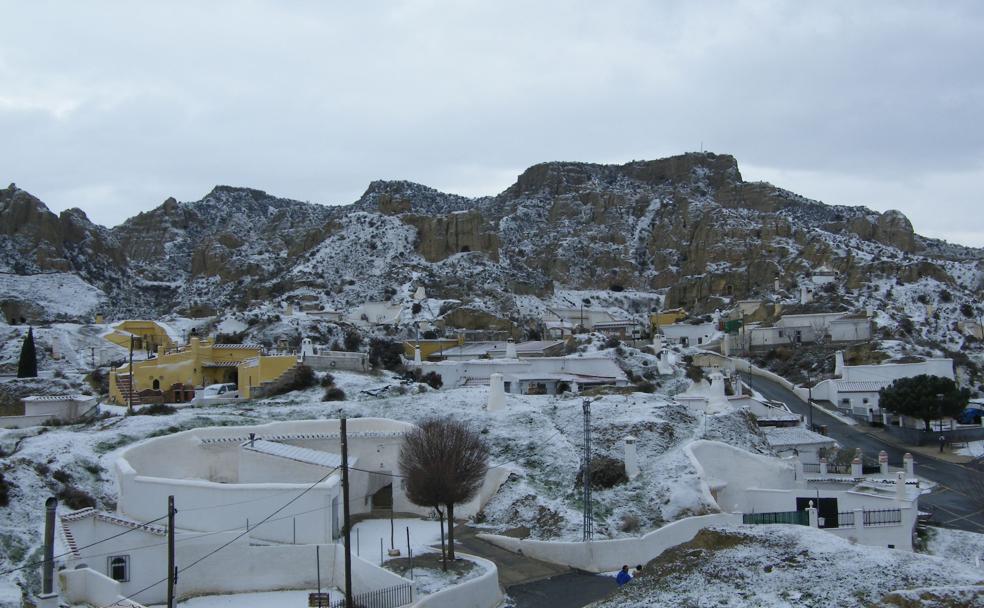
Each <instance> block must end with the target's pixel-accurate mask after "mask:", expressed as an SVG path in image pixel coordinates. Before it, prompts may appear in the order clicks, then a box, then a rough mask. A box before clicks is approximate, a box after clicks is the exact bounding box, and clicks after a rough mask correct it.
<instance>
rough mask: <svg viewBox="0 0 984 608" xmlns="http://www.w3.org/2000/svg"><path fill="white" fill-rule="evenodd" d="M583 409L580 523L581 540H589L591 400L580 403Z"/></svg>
mask: <svg viewBox="0 0 984 608" xmlns="http://www.w3.org/2000/svg"><path fill="white" fill-rule="evenodd" d="M582 407H583V409H584V469H583V470H584V472H583V474H582V475H581V479H582V480H583V481H584V496H583V499H584V516H583V521H582V523H581V526H582V531H583V532H582V540H584V541H589V540H591V536H592V533H593V532H594V514H593V513H592V510H591V400H590V399H585V400H584V402H583V403H582Z"/></svg>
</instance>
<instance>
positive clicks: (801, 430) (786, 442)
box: [762, 426, 837, 448]
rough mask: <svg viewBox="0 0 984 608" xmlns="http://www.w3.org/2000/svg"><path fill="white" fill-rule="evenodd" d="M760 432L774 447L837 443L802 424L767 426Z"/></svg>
mask: <svg viewBox="0 0 984 608" xmlns="http://www.w3.org/2000/svg"><path fill="white" fill-rule="evenodd" d="M762 432H763V433H764V434H765V438H766V439H767V440H768V441H769V445H771V446H772V447H774V448H780V447H796V446H798V445H834V444H835V443H837V442H836V441H834V440H833V439H831V438H830V437H827V436H826V435H821V434H820V433H814V432H813V431H811V430H810V429H807V428H805V427H802V426H769V427H763V428H762Z"/></svg>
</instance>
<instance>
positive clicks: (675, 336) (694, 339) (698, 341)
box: [659, 323, 719, 346]
mask: <svg viewBox="0 0 984 608" xmlns="http://www.w3.org/2000/svg"><path fill="white" fill-rule="evenodd" d="M659 331H660V333H661V334H663V336H664V337H665V338H666V339H667V340H668V341H670V342H673V343H680V342H682V340H683V338H687V340H688V344H689V346H701V345H703V344H707V343H708V342H710V341H711V340H712V339H713V338H714V337H716V336H717V334H718V333H719V332H718V329H717V325H715V324H714V323H702V324H700V325H691V324H690V323H673V324H670V325H660V326H659Z"/></svg>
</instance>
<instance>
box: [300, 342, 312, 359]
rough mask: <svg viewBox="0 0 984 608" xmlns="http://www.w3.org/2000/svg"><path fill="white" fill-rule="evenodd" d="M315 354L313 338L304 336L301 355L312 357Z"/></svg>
mask: <svg viewBox="0 0 984 608" xmlns="http://www.w3.org/2000/svg"><path fill="white" fill-rule="evenodd" d="M312 355H314V345H313V344H312V343H311V338H304V339H303V340H301V356H302V357H310V356H312Z"/></svg>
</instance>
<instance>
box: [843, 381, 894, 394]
mask: <svg viewBox="0 0 984 608" xmlns="http://www.w3.org/2000/svg"><path fill="white" fill-rule="evenodd" d="M834 382H836V383H837V392H838V393H877V392H878V391H880V390H881V389H883V388H885V387H886V386H888V385H889V384H891V383H892V381H891V380H835V381H834Z"/></svg>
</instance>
